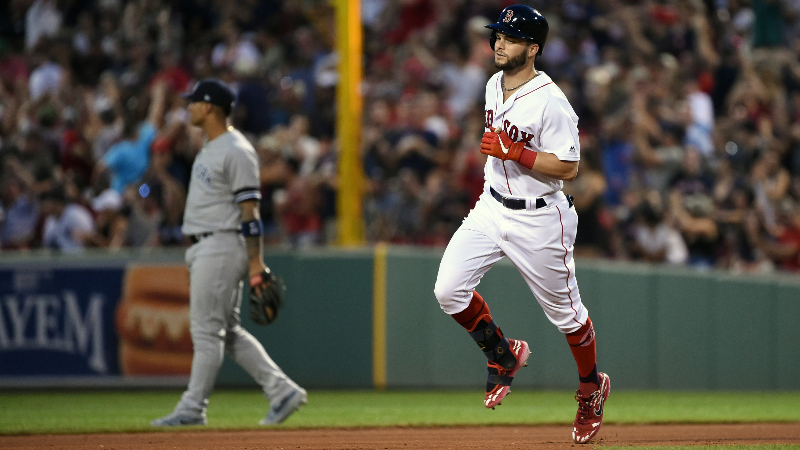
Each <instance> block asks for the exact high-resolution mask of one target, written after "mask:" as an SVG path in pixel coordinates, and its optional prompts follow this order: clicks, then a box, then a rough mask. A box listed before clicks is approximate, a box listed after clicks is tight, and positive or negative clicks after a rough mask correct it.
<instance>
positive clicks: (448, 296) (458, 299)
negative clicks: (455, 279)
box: [433, 278, 472, 314]
mask: <svg viewBox="0 0 800 450" xmlns="http://www.w3.org/2000/svg"><path fill="white" fill-rule="evenodd" d="M433 295H435V296H436V300H437V301H438V302H439V306H440V307H441V308H442V310H443V311H444V312H446V313H447V314H453V313H456V312H459V311H462V310H463V309H464V308H465V307H466V305H469V300H470V298H471V297H472V291H469V292H467V291H465V290H463V289H458V287H457V286H456V284H455V283H452V282H447V281H446V280H443V279H441V278H439V279H437V280H436V284H435V285H434V287H433Z"/></svg>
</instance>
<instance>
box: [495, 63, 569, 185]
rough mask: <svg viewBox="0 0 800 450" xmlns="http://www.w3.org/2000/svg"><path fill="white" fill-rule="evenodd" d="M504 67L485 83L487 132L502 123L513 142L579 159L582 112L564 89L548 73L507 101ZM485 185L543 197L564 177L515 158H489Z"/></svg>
mask: <svg viewBox="0 0 800 450" xmlns="http://www.w3.org/2000/svg"><path fill="white" fill-rule="evenodd" d="M502 76H503V72H497V73H496V74H494V75H493V76H492V77H491V78H490V79H489V81H488V82H487V83H486V110H485V123H484V127H485V128H486V130H485V131H492V130H494V129H495V128H502V129H503V130H505V132H506V133H507V134H508V137H510V138H511V140H512V141H515V142H524V143H525V148H527V149H528V150H533V151H535V152H547V153H552V154H554V155H556V156H557V157H558V159H560V160H562V161H578V160H580V156H581V155H580V154H581V148H580V140H579V139H578V116H577V115H576V114H575V111H574V110H573V109H572V106H571V105H570V104H569V101H568V100H567V97H566V96H565V95H564V93H563V92H561V89H559V88H558V86H556V84H555V83H553V80H552V79H550V77H549V76H547V74H546V73H544V72H539V75H537V76H536V77H535V78H534V79H532V80H531V81H529V82H528V83H526V84H525V85H524V86H522V87H521V88H519V89H517V91H516V92H515V93H514V94H513V95H511V96H510V97H508V100H506V101H505V102H503V88H502V85H501V80H502ZM484 176H485V179H486V185H487V186H486V188H485V190H487V191H488V190H489V186H491V187H493V188H494V189H495V190H496V191H497V192H499V193H501V194H503V195H504V196H506V197H544V196H546V195H548V194H552V193H554V192H556V191H560V190H561V188H562V187H563V186H564V182H563V181H561V180H557V179H555V178H550V177H547V176H544V175H542V174H540V173H539V172H536V171H535V170H533V171H531V170H528V169H526V168H525V167H523V166H522V165H520V164H519V163H516V162H514V161H506V162H505V163H504V162H503V161H502V160H500V159H498V158H493V157H489V159H488V161H486V166H485V167H484Z"/></svg>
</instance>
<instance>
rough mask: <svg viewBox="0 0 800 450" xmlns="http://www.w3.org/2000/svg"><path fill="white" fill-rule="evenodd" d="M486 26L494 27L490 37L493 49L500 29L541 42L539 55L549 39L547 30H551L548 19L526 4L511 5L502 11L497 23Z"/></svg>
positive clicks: (506, 32) (502, 31)
mask: <svg viewBox="0 0 800 450" xmlns="http://www.w3.org/2000/svg"><path fill="white" fill-rule="evenodd" d="M486 28H491V29H492V36H491V37H490V38H489V43H490V44H491V46H492V50H494V43H495V41H497V32H498V31H499V32H500V33H505V34H507V35H509V36H513V37H517V38H522V39H528V40H530V41H533V42H535V43H537V44H539V51H538V52H537V53H536V54H537V55H541V54H542V50H543V49H544V43H545V41H547V32H548V31H549V30H550V26H549V25H547V19H545V18H544V16H543V15H542V14H541V13H540V12H539V11H537V10H535V9H533V8H531V7H530V6H526V5H511V6H509V7H508V8H506V9H504V10H503V12H502V13H500V18H499V19H497V23H493V24H490V25H486Z"/></svg>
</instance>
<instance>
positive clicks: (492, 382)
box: [483, 339, 531, 409]
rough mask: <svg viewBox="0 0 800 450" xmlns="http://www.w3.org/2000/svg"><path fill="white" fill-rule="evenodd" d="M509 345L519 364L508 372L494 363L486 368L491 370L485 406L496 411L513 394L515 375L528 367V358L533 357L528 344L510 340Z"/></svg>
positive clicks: (490, 363) (487, 364) (488, 363)
mask: <svg viewBox="0 0 800 450" xmlns="http://www.w3.org/2000/svg"><path fill="white" fill-rule="evenodd" d="M508 344H509V346H508V348H509V349H510V350H511V351H512V352H513V353H514V356H515V357H516V358H517V364H515V365H514V367H513V368H512V369H511V370H506V369H504V368H503V367H501V366H500V365H499V364H497V363H494V362H487V363H486V367H487V369H488V370H489V378H488V380H487V385H486V387H487V391H486V399H484V401H483V405H484V406H486V407H487V408H492V409H494V407H495V406H497V405H499V404H500V402H502V401H503V399H504V398H506V395H508V393H509V392H511V381H512V380H513V379H514V375H516V374H517V371H518V370H519V369H520V368H522V367H525V366H527V365H528V357H529V356H531V350H530V347H528V343H527V342H525V341H518V340H516V339H509V340H508ZM489 388H491V389H489Z"/></svg>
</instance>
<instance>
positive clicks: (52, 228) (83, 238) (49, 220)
mask: <svg viewBox="0 0 800 450" xmlns="http://www.w3.org/2000/svg"><path fill="white" fill-rule="evenodd" d="M40 200H41V202H42V205H41V208H42V214H43V216H44V225H43V230H42V247H44V248H48V249H52V250H59V251H61V252H64V253H75V252H79V251H81V250H83V249H85V248H86V247H87V246H88V245H89V244H90V243H91V242H92V239H93V235H94V220H93V219H92V214H91V213H90V212H89V210H88V209H86V207H84V206H83V205H80V204H78V203H76V202H75V201H74V200H72V199H69V198H67V195H66V192H65V188H64V186H60V185H55V186H53V187H52V188H51V189H50V190H48V191H47V192H44V193H43V194H42V195H41V196H40Z"/></svg>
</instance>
